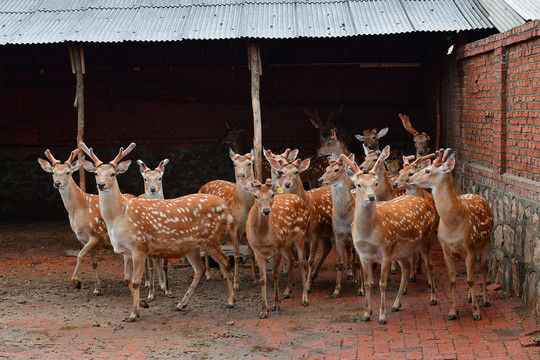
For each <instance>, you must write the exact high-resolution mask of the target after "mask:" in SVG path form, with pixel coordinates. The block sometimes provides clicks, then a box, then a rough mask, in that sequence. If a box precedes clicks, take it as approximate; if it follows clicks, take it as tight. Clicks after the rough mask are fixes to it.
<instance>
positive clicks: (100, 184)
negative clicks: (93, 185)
mask: <svg viewBox="0 0 540 360" xmlns="http://www.w3.org/2000/svg"><path fill="white" fill-rule="evenodd" d="M97 187H98V188H99V190H103V189H104V188H105V183H98V184H97Z"/></svg>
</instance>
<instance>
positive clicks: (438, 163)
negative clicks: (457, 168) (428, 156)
mask: <svg viewBox="0 0 540 360" xmlns="http://www.w3.org/2000/svg"><path fill="white" fill-rule="evenodd" d="M435 155H437V158H436V159H435V160H433V165H435V166H441V164H442V163H443V162H442V158H443V156H444V149H440V150H437V151H435Z"/></svg>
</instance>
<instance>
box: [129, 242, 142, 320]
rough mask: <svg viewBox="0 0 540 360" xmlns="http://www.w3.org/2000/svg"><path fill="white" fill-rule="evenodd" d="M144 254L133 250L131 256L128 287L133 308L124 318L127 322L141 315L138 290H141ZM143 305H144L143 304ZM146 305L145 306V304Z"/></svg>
mask: <svg viewBox="0 0 540 360" xmlns="http://www.w3.org/2000/svg"><path fill="white" fill-rule="evenodd" d="M145 259H146V256H145V254H143V253H140V252H133V253H132V257H131V262H132V272H131V279H130V284H129V288H130V290H131V295H132V296H133V309H132V310H131V314H130V315H129V318H128V319H126V321H127V322H133V321H136V320H137V318H140V317H141V299H140V290H141V280H142V275H143V272H144V267H145V266H144V263H145ZM143 304H145V303H144V302H143ZM143 306H144V305H143ZM145 307H146V306H145Z"/></svg>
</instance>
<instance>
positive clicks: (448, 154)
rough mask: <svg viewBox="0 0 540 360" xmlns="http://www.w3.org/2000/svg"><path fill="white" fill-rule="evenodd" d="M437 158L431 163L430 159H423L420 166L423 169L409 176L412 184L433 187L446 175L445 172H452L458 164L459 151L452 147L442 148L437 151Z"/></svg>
mask: <svg viewBox="0 0 540 360" xmlns="http://www.w3.org/2000/svg"><path fill="white" fill-rule="evenodd" d="M435 155H436V158H435V160H433V163H432V164H430V162H431V161H430V159H429V158H428V159H425V160H422V161H420V162H419V163H418V166H419V167H421V168H422V169H423V170H422V171H418V172H416V174H413V175H412V176H411V177H410V178H409V184H410V185H411V186H420V187H422V188H433V187H434V185H435V184H437V183H438V182H439V181H441V179H442V178H444V177H445V174H447V173H450V172H452V170H453V169H454V167H455V165H456V156H457V152H455V151H452V149H451V148H448V149H446V150H444V149H440V150H439V151H437V152H436V153H435Z"/></svg>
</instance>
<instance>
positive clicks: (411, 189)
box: [405, 186, 424, 197]
mask: <svg viewBox="0 0 540 360" xmlns="http://www.w3.org/2000/svg"><path fill="white" fill-rule="evenodd" d="M405 193H406V194H407V195H415V196H420V197H424V189H422V188H421V187H419V186H407V187H406V188H405Z"/></svg>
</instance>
